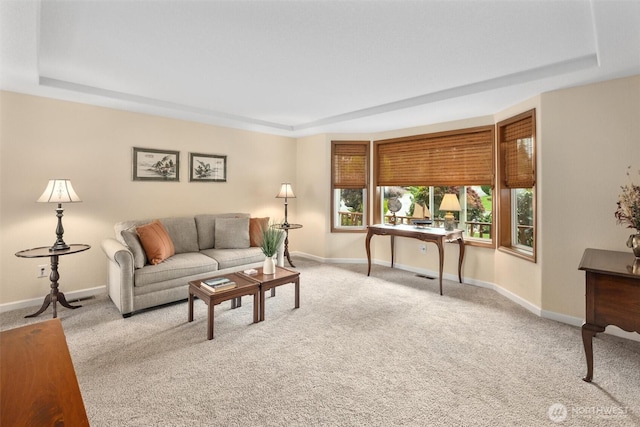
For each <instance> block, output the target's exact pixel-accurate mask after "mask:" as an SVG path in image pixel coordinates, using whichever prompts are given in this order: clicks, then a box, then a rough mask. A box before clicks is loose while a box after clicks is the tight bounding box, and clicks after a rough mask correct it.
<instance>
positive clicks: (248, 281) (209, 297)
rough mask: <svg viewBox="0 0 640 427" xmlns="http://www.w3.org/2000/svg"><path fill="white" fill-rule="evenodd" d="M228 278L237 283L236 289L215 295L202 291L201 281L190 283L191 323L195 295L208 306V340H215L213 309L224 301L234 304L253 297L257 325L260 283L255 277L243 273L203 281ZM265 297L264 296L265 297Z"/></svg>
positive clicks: (254, 319)
mask: <svg viewBox="0 0 640 427" xmlns="http://www.w3.org/2000/svg"><path fill="white" fill-rule="evenodd" d="M221 276H224V277H228V278H229V279H231V280H233V281H234V282H236V287H235V288H232V289H226V290H223V291H217V292H215V293H210V292H207V291H205V290H204V289H200V284H201V283H202V282H201V280H194V281H191V282H189V318H188V321H189V322H193V297H194V295H195V296H197V297H198V298H200V299H201V300H202V301H204V302H205V304H207V308H208V312H207V339H208V340H212V339H213V307H214V306H215V305H217V304H220V303H221V302H223V301H229V300H232V302H234V301H235V300H236V298H237V299H239V298H240V297H242V296H244V295H253V323H257V322H258V320H259V318H258V307H259V304H260V303H259V297H258V295H259V294H260V282H259V281H258V280H254V279H253V276H247V275H245V274H241V273H230V274H224V275H218V276H212V277H207V278H205V279H202V280H208V279H212V278H214V277H221ZM263 297H264V295H263Z"/></svg>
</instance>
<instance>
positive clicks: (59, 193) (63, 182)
mask: <svg viewBox="0 0 640 427" xmlns="http://www.w3.org/2000/svg"><path fill="white" fill-rule="evenodd" d="M37 201H38V202H39V203H57V204H58V207H57V208H56V216H57V217H58V226H57V227H56V236H57V239H56V241H55V243H54V244H53V246H51V248H49V250H50V251H59V250H63V249H69V245H67V244H66V243H65V242H64V240H63V239H62V235H63V234H64V228H63V227H62V213H63V212H64V209H62V204H63V203H75V202H81V201H82V200H80V197H78V195H77V194H76V192H75V191H74V190H73V186H72V185H71V181H70V180H68V179H50V180H49V184H47V188H46V189H45V190H44V193H42V196H40V198H39V199H38V200H37Z"/></svg>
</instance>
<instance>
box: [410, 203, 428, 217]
mask: <svg viewBox="0 0 640 427" xmlns="http://www.w3.org/2000/svg"><path fill="white" fill-rule="evenodd" d="M413 217H414V218H417V219H428V218H431V212H430V211H429V208H428V207H427V205H423V204H420V203H416V204H414V205H413Z"/></svg>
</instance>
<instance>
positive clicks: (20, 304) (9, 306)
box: [0, 286, 107, 313]
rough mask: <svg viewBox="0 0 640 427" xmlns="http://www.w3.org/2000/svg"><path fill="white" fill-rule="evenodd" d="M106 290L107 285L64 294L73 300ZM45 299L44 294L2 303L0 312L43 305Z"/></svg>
mask: <svg viewBox="0 0 640 427" xmlns="http://www.w3.org/2000/svg"><path fill="white" fill-rule="evenodd" d="M105 292H107V287H106V286H97V287H95V288H87V289H81V290H79V291H69V292H65V293H64V296H65V298H66V299H67V301H69V302H72V301H77V300H81V299H85V298H89V297H93V296H95V295H100V294H104V293H105ZM43 301H44V295H43V296H42V297H38V298H32V299H25V300H21V301H15V302H10V303H6V304H0V313H5V312H7V311H13V310H18V309H21V308H28V307H41V306H42V302H43Z"/></svg>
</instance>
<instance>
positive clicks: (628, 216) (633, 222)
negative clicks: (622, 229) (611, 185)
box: [614, 166, 640, 233]
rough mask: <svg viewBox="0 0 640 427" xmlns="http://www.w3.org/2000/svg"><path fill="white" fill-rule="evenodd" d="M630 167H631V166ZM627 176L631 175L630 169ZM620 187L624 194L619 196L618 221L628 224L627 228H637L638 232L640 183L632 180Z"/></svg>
mask: <svg viewBox="0 0 640 427" xmlns="http://www.w3.org/2000/svg"><path fill="white" fill-rule="evenodd" d="M628 169H631V166H629V167H628ZM638 174H640V171H638ZM627 176H629V177H631V175H630V174H629V171H627ZM620 188H621V189H622V194H620V196H619V197H618V202H617V205H618V209H616V211H615V214H614V215H615V217H616V219H617V220H618V221H617V223H618V224H621V225H626V226H627V228H635V229H636V233H640V185H635V184H634V183H633V182H631V183H630V184H628V185H624V186H622V187H620Z"/></svg>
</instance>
